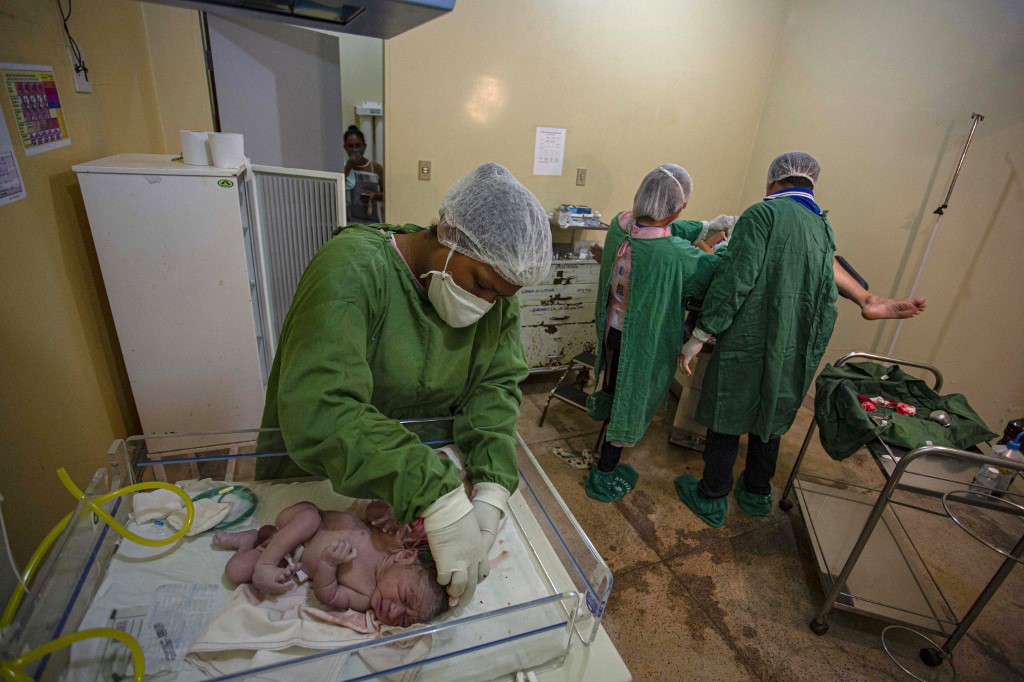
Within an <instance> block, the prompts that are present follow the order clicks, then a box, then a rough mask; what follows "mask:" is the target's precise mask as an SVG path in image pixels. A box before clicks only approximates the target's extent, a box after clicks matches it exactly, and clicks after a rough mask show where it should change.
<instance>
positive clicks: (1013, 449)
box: [992, 433, 1024, 490]
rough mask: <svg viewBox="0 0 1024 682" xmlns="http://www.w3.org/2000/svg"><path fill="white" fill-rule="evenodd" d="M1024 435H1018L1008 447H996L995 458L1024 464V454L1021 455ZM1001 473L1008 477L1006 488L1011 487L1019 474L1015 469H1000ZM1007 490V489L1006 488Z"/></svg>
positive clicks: (994, 448)
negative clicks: (1003, 458)
mask: <svg viewBox="0 0 1024 682" xmlns="http://www.w3.org/2000/svg"><path fill="white" fill-rule="evenodd" d="M1022 437H1024V434H1020V433H1018V434H1017V437H1016V438H1014V439H1013V440H1011V441H1010V442H1009V443H1007V444H1006V445H996V446H994V447H993V448H992V456H993V457H1005V458H1006V459H1008V460H1010V461H1013V462H1018V463H1020V462H1024V454H1022V453H1021V451H1020V450H1021V438H1022ZM999 473H1000V474H1001V475H1003V476H1004V477H1006V488H1009V487H1010V483H1011V482H1012V481H1013V477H1014V476H1016V475H1017V472H1016V471H1015V470H1013V469H1005V468H1003V467H999ZM1004 490H1005V488H1004Z"/></svg>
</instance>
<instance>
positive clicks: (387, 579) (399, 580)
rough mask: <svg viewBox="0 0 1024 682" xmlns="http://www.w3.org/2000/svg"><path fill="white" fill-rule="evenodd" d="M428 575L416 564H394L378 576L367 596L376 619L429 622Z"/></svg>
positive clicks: (431, 609) (398, 622) (431, 608)
mask: <svg viewBox="0 0 1024 682" xmlns="http://www.w3.org/2000/svg"><path fill="white" fill-rule="evenodd" d="M434 601H435V597H434V591H433V590H432V589H431V585H430V576H429V575H427V573H426V572H425V571H423V570H421V569H420V568H419V567H418V566H411V565H407V564H394V565H392V566H391V567H390V568H389V569H388V570H386V571H385V572H384V574H383V575H381V577H380V580H378V581H377V588H376V589H375V590H374V591H373V596H372V597H370V605H371V606H372V607H373V611H374V613H376V614H377V618H378V619H379V620H380V621H381V622H383V623H386V624H387V625H395V626H399V627H403V628H405V627H409V626H410V625H413V624H414V623H429V622H430V619H431V617H432V616H433V613H434Z"/></svg>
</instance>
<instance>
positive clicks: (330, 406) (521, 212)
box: [257, 163, 551, 599]
mask: <svg viewBox="0 0 1024 682" xmlns="http://www.w3.org/2000/svg"><path fill="white" fill-rule="evenodd" d="M550 263H551V233H550V229H549V227H548V219H547V215H546V213H545V211H544V209H543V208H542V207H541V205H540V203H539V202H538V201H537V199H536V197H534V196H533V194H531V193H530V191H529V190H527V189H526V188H525V187H524V186H523V185H521V184H520V183H519V182H518V181H517V180H516V179H515V178H514V177H513V176H512V174H511V173H509V171H508V170H506V169H505V168H503V167H502V166H499V165H498V164H494V163H487V164H483V165H482V166H480V167H478V168H476V169H475V170H473V171H472V172H470V173H469V174H468V175H466V176H465V177H463V178H461V179H460V180H458V181H456V183H455V184H454V185H453V186H452V187H451V189H449V190H448V192H447V194H446V195H445V198H444V201H443V204H442V207H441V218H440V221H439V223H438V224H437V225H436V226H434V227H431V228H429V229H424V228H421V227H418V226H415V225H402V226H395V225H374V226H363V225H352V226H350V227H347V228H343V229H341V230H340V231H339V232H338V233H337V235H336V236H335V237H334V238H333V239H331V240H330V241H329V242H327V243H326V244H325V245H324V246H323V248H321V250H320V251H319V253H317V255H316V256H315V257H314V258H313V260H312V262H311V263H310V264H309V266H308V267H307V269H306V271H305V273H304V274H303V276H302V279H301V281H300V282H299V285H298V289H297V291H296V292H295V297H294V299H293V301H292V305H291V308H290V310H289V311H288V315H287V317H286V318H285V321H284V326H283V328H282V331H281V339H280V342H279V345H278V349H277V354H276V356H275V357H274V364H273V368H272V370H271V373H270V379H269V383H268V386H267V399H266V405H265V408H264V412H263V426H264V427H279V428H280V436H277V435H276V433H275V434H273V435H272V436H267V437H264V438H262V439H261V442H260V443H259V449H260V451H262V452H271V451H285V450H286V451H287V452H288V455H289V457H290V460H289V459H286V458H263V459H261V460H259V466H258V471H257V473H258V475H260V476H261V477H282V476H288V475H307V474H314V475H318V476H324V477H326V478H328V479H330V481H331V484H332V485H333V487H334V489H335V490H336V491H337V492H339V493H341V494H343V495H348V496H351V497H360V498H377V499H382V500H387V501H388V502H390V503H391V505H392V506H393V507H394V511H395V517H396V519H397V520H398V521H400V522H409V521H412V520H413V519H416V518H417V517H422V518H423V521H424V526H425V530H426V534H427V539H428V542H429V544H430V549H431V553H432V555H433V558H434V560H435V561H436V563H437V568H438V581H439V582H440V583H441V584H445V585H448V591H449V594H450V595H452V596H453V597H459V596H461V597H462V598H463V599H468V597H469V596H470V595H471V594H472V592H473V589H474V588H475V586H476V583H477V581H478V579H481V580H482V579H483V578H484V577H485V576H486V574H487V571H488V570H489V563H488V557H487V553H488V551H489V550H490V548H491V545H492V544H493V542H494V537H495V534H496V533H497V528H498V523H499V521H500V519H501V516H502V514H503V513H504V510H505V509H506V506H507V502H508V498H509V495H510V494H511V493H512V492H514V491H515V488H516V485H517V481H518V475H517V463H516V447H515V425H516V420H517V418H518V416H519V404H520V399H521V397H522V396H521V392H520V390H519V386H518V385H519V382H520V381H521V380H522V379H524V378H525V377H526V375H527V367H526V362H525V361H524V359H523V349H522V343H521V341H520V337H519V303H518V300H517V299H516V297H515V293H516V292H517V291H518V290H519V289H520V288H521V287H523V286H526V285H529V284H533V283H536V282H538V281H539V280H540V279H542V278H543V277H544V275H545V274H547V271H548V269H549V266H550ZM429 417H454V421H453V428H454V439H455V443H456V444H457V445H458V446H459V448H460V449H461V450H462V452H463V455H464V458H465V468H466V473H467V475H468V478H469V479H470V480H471V481H472V482H473V484H474V486H473V496H472V501H471V500H470V498H469V497H467V495H466V493H465V492H464V489H463V486H462V485H461V483H460V480H459V475H458V471H457V469H456V467H455V465H454V464H453V463H452V462H450V461H448V460H447V459H441V458H439V457H438V456H437V454H436V453H435V452H434V451H433V450H432V449H431V448H430V447H428V446H426V445H423V444H421V443H420V441H419V439H418V438H417V437H416V436H415V435H414V434H412V433H411V432H410V431H409V430H408V429H406V427H405V426H403V425H402V424H401V423H400V422H399V421H398V420H401V419H405V418H429Z"/></svg>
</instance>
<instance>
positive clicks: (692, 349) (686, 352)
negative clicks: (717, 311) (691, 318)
mask: <svg viewBox="0 0 1024 682" xmlns="http://www.w3.org/2000/svg"><path fill="white" fill-rule="evenodd" d="M710 338H711V334H708V333H707V332H706V331H704V330H703V329H701V328H700V327H697V328H696V329H694V330H693V333H692V334H691V335H690V340H689V341H687V342H686V343H684V344H683V350H682V351H681V352H680V353H679V369H681V370H683V371H684V372H686V374H688V375H690V376H693V359H694V358H695V357H697V354H698V353H700V349H701V348H703V347H704V342H705V341H707V340H708V339H710Z"/></svg>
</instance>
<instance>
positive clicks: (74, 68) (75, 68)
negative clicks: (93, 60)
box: [65, 44, 92, 92]
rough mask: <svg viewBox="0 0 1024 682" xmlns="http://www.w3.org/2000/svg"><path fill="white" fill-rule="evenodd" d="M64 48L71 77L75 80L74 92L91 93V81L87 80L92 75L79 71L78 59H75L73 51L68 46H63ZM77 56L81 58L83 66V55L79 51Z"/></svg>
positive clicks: (82, 70)
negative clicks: (69, 63)
mask: <svg viewBox="0 0 1024 682" xmlns="http://www.w3.org/2000/svg"><path fill="white" fill-rule="evenodd" d="M65 48H66V49H67V53H68V61H69V62H71V75H72V76H73V77H74V79H75V92H92V79H91V78H89V76H90V75H92V74H90V73H89V72H88V71H85V70H84V69H81V67H80V66H79V63H78V59H76V58H75V51H74V50H72V49H71V45H70V44H65ZM78 55H79V56H80V57H81V59H82V63H83V64H85V63H86V61H85V55H84V54H83V53H82V51H81V50H79V51H78Z"/></svg>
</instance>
